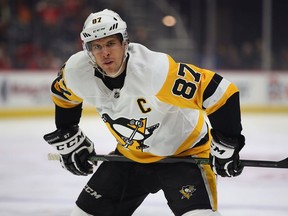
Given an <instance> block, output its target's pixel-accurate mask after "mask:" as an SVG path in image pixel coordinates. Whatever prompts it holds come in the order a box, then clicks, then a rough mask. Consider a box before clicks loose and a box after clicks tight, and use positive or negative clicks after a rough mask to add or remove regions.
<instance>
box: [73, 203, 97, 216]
mask: <svg viewBox="0 0 288 216" xmlns="http://www.w3.org/2000/svg"><path fill="white" fill-rule="evenodd" d="M70 216H93V215H90V214H87V213H86V212H84V211H83V210H82V209H80V208H79V207H78V206H77V205H76V206H75V207H74V209H73V211H72V213H71V215H70Z"/></svg>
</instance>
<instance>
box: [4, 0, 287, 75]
mask: <svg viewBox="0 0 288 216" xmlns="http://www.w3.org/2000/svg"><path fill="white" fill-rule="evenodd" d="M95 2H96V1H92V0H49V1H47V0H39V1H37V0H30V1H24V0H22V1H21V0H0V70H1V69H32V70H33V69H38V70H39V69H58V68H59V67H60V66H61V65H62V64H63V63H64V62H65V61H66V60H67V58H68V57H69V56H70V55H71V54H73V53H75V52H77V51H80V50H81V49H82V44H81V41H80V35H79V33H80V32H81V29H82V26H83V23H84V20H85V19H86V17H87V16H88V15H89V14H90V13H91V12H93V11H98V10H102V9H103V8H100V7H98V6H97V5H99V4H96V3H95ZM98 2H99V0H98ZM100 2H101V1H100ZM109 2H111V1H109ZM114 2H118V3H117V4H118V7H119V11H118V12H120V13H121V6H119V5H120V4H121V1H114ZM119 2H120V3H119ZM115 4H116V3H114V7H117V5H116V6H115ZM103 6H104V7H105V6H106V5H103ZM121 16H125V15H123V14H122V13H121ZM123 18H124V17H123ZM128 30H129V29H128ZM144 33H145V32H144ZM144 33H143V34H144ZM129 34H130V36H131V35H132V38H133V32H129ZM137 34H138V35H139V32H138V33H137ZM137 34H136V33H135V34H134V38H133V39H134V40H136V41H137V37H136V36H137ZM141 36H143V35H139V37H141ZM130 38H131V37H130ZM138 39H139V41H141V42H143V41H144V43H145V38H138ZM151 48H152V49H153V47H151ZM199 52H201V51H199ZM171 54H172V53H171ZM272 60H273V68H274V69H276V70H287V69H288V47H283V49H281V50H279V51H278V52H277V53H273V59H272ZM215 66H216V67H217V68H219V69H256V70H257V69H260V68H261V41H259V40H258V41H246V42H244V43H243V44H241V46H235V45H234V44H233V43H225V44H219V45H217V47H216V49H215Z"/></svg>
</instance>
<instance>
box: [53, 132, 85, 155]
mask: <svg viewBox="0 0 288 216" xmlns="http://www.w3.org/2000/svg"><path fill="white" fill-rule="evenodd" d="M66 136H67V137H69V136H70V134H67V135H66ZM85 137H86V136H85V135H84V133H83V132H82V131H81V130H79V131H78V132H77V133H76V134H75V135H73V136H72V137H71V138H69V139H67V140H64V141H63V142H58V143H54V144H52V145H53V146H54V147H56V149H57V150H58V151H59V153H60V154H63V155H65V154H68V153H70V152H71V151H74V150H75V149H76V148H78V146H79V145H80V144H81V143H82V142H83V141H84V140H85ZM65 138H66V137H65Z"/></svg>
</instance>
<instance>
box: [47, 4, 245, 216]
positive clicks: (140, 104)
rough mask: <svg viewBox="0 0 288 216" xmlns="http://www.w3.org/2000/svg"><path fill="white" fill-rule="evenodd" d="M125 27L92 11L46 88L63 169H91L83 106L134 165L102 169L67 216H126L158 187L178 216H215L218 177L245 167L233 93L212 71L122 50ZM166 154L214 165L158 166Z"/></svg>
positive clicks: (126, 46)
mask: <svg viewBox="0 0 288 216" xmlns="http://www.w3.org/2000/svg"><path fill="white" fill-rule="evenodd" d="M126 30H127V26H126V23H125V22H124V21H123V20H122V19H121V18H120V16H119V15H118V14H117V13H115V12H113V11H111V10H108V9H105V10H103V11H100V12H97V13H92V14H90V16H89V17H88V18H87V20H86V21H85V24H84V28H83V31H82V32H81V39H82V41H83V47H84V51H80V52H78V53H76V54H74V55H72V56H71V57H70V58H69V59H68V61H67V62H66V63H65V65H64V66H63V67H62V69H61V71H60V72H59V74H58V77H57V78H56V80H55V81H54V82H53V84H52V98H53V101H54V103H55V105H56V110H55V119H56V127H57V130H56V131H54V132H52V133H49V134H46V135H45V136H44V139H45V140H46V141H47V142H48V143H49V144H51V145H52V146H54V147H55V148H56V149H57V150H58V152H59V154H60V155H61V163H62V166H63V167H64V168H66V169H67V170H69V171H70V172H71V173H73V174H76V175H84V176H85V175H88V174H92V172H93V166H92V164H91V163H90V162H89V161H88V157H89V156H91V155H95V154H96V153H95V151H94V144H93V142H92V141H91V140H89V139H88V137H87V136H86V135H85V134H84V132H82V130H81V129H80V128H79V126H78V124H79V122H80V118H81V111H82V103H83V101H87V102H89V103H91V104H93V105H94V106H95V107H96V109H97V112H98V113H99V115H100V116H101V118H102V119H103V121H104V122H105V124H106V125H107V127H108V129H109V130H110V131H111V133H112V134H113V135H114V136H115V138H116V140H117V146H116V150H115V154H119V155H123V156H125V157H127V158H129V159H131V160H133V161H135V162H131V163H119V162H103V163H102V164H101V165H99V167H98V169H97V170H96V171H95V173H94V174H93V175H92V177H91V179H90V180H89V181H88V183H87V185H86V186H85V187H84V189H83V191H82V192H81V193H80V195H79V197H78V199H77V201H76V206H75V208H74V210H73V211H72V214H71V215H72V216H88V215H98V216H99V215H100V216H106V215H107V216H108V215H114V216H130V215H132V214H133V212H134V211H135V210H136V209H137V207H138V206H139V205H140V204H141V203H142V202H143V200H144V199H145V198H146V196H147V195H148V194H149V193H156V192H158V191H159V190H163V192H164V194H165V198H166V199H167V203H168V206H169V207H170V209H171V210H172V212H173V213H174V214H175V215H177V216H178V215H185V216H192V215H193V216H217V215H218V216H219V215H220V214H219V212H218V211H217V190H216V176H217V175H220V176H223V177H232V176H237V175H239V174H241V172H242V169H243V166H242V165H241V164H240V163H239V151H240V150H241V149H242V147H243V146H244V136H243V135H241V131H242V126H241V118H240V108H239V91H238V89H237V87H236V86H235V85H234V84H233V83H231V82H229V81H228V80H226V79H224V78H223V77H221V76H220V75H219V74H217V73H214V72H212V71H210V70H206V69H201V68H198V67H196V66H194V65H192V64H186V63H178V62H175V61H174V60H173V58H172V57H171V56H169V55H167V54H165V53H160V52H154V51H151V50H149V49H148V48H146V47H145V46H143V45H141V44H137V43H129V40H128V34H127V31H126ZM204 114H205V115H207V117H208V119H209V121H210V125H211V130H210V128H209V127H210V126H208V125H209V124H208V122H206V120H205V119H206V118H205V116H204ZM95 132H96V133H97V128H95ZM98 142H99V145H101V140H99V141H98ZM167 156H177V157H192V156H193V157H210V162H211V164H210V165H195V164H190V163H175V164H163V163H157V161H159V160H161V159H163V158H165V157H167Z"/></svg>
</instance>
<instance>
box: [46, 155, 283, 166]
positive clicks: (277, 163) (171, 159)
mask: <svg viewBox="0 0 288 216" xmlns="http://www.w3.org/2000/svg"><path fill="white" fill-rule="evenodd" d="M48 159H49V160H60V156H59V155H58V154H53V153H49V154H48ZM89 160H90V161H92V162H95V161H117V162H134V161H132V160H130V159H128V158H126V157H124V156H121V155H96V156H91V157H90V158H89ZM240 161H241V163H242V165H243V166H247V167H266V168H286V169H287V168H288V157H287V158H285V159H283V160H280V161H263V160H240ZM179 162H185V163H193V164H209V158H193V157H167V158H164V159H162V160H160V161H157V163H179Z"/></svg>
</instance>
